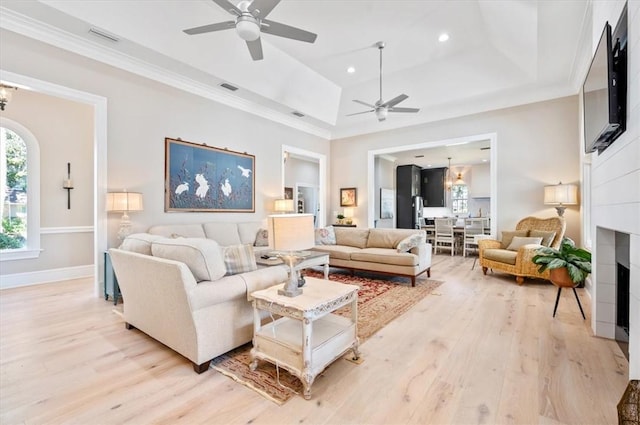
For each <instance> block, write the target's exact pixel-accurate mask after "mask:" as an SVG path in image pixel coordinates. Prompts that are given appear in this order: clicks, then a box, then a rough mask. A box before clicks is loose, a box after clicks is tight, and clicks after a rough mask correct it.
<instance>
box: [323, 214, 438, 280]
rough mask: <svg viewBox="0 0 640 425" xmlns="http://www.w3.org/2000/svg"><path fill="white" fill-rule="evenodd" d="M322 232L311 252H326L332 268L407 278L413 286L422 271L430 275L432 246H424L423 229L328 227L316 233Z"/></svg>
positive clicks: (426, 244) (424, 235) (424, 236)
mask: <svg viewBox="0 0 640 425" xmlns="http://www.w3.org/2000/svg"><path fill="white" fill-rule="evenodd" d="M321 232H325V233H323V234H322V236H320V237H316V245H315V247H314V248H313V250H315V251H321V252H326V253H328V254H329V265H330V266H332V267H339V268H345V269H350V270H352V271H356V270H359V271H369V272H375V273H381V274H388V275H394V276H406V277H408V278H410V279H411V286H415V285H416V276H419V275H421V274H422V273H424V272H427V276H431V244H428V243H426V234H425V232H424V230H420V229H416V230H413V229H378V228H375V229H357V228H349V227H335V228H334V227H333V226H329V227H327V228H326V229H320V230H319V231H317V234H318V233H321ZM327 233H328V234H327ZM331 233H333V234H335V239H334V238H332V237H331ZM332 242H333V243H332ZM407 242H409V244H408V245H407ZM407 247H408V248H409V249H403V248H407Z"/></svg>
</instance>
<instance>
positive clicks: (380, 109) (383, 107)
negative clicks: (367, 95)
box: [347, 41, 420, 122]
mask: <svg viewBox="0 0 640 425" xmlns="http://www.w3.org/2000/svg"><path fill="white" fill-rule="evenodd" d="M374 46H375V47H377V48H378V50H379V51H380V98H379V99H378V100H377V101H376V103H375V104H373V105H372V104H370V103H367V102H363V101H361V100H355V99H354V100H353V101H354V102H356V103H359V104H361V105H364V106H368V107H369V108H373V109H370V110H368V111H363V112H356V113H354V114H348V115H347V116H348V117H350V116H353V115H360V114H368V113H369V112H375V114H376V117H377V118H378V121H380V122H382V121H384V120H386V119H387V115H388V114H389V112H404V113H407V112H408V113H416V112H419V111H420V109H418V108H396V107H395V106H396V105H397V104H398V103H400V102H402V101H403V100H406V99H408V98H409V96H407V95H406V94H401V95H399V96H396V97H394V98H393V99H391V100H388V101H386V102H384V101H383V100H382V49H384V46H385V43H384V41H378V42H377V43H376V44H375V45H374Z"/></svg>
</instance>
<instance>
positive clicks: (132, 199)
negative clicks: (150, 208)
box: [106, 191, 143, 240]
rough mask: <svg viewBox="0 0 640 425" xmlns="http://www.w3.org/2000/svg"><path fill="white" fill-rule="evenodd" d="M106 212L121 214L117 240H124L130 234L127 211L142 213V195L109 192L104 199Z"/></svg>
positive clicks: (129, 221)
mask: <svg viewBox="0 0 640 425" xmlns="http://www.w3.org/2000/svg"><path fill="white" fill-rule="evenodd" d="M106 204H107V205H106V208H107V212H122V219H121V220H120V228H119V229H118V239H120V240H124V239H125V238H126V237H127V236H129V235H130V234H131V220H130V219H129V215H128V214H127V213H128V212H129V211H142V210H143V207H142V193H138V192H127V191H124V192H110V193H107V199H106Z"/></svg>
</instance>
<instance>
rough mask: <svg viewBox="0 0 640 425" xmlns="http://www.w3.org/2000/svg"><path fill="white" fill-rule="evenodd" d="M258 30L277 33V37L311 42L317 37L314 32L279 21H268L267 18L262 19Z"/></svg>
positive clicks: (272, 33)
mask: <svg viewBox="0 0 640 425" xmlns="http://www.w3.org/2000/svg"><path fill="white" fill-rule="evenodd" d="M260 31H262V32H264V33H266V34H271V35H277V36H278V37H285V38H291V39H294V40H299V41H306V42H307V43H313V42H314V41H316V37H318V35H317V34H314V33H312V32H309V31H305V30H301V29H300V28H296V27H291V26H289V25H285V24H281V23H279V22H275V21H270V20H268V19H263V20H262V25H261V27H260Z"/></svg>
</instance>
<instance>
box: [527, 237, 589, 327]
mask: <svg viewBox="0 0 640 425" xmlns="http://www.w3.org/2000/svg"><path fill="white" fill-rule="evenodd" d="M531 261H533V262H534V263H535V264H538V265H540V267H539V268H538V271H539V272H540V273H542V272H543V271H545V270H547V269H548V270H549V279H550V280H551V282H552V283H553V284H554V285H556V286H557V287H558V295H557V296H556V305H555V306H554V307H553V317H556V311H557V310H558V301H560V292H561V291H562V288H571V289H572V290H573V295H575V297H576V302H577V303H578V307H580V313H581V314H582V318H583V319H585V320H586V317H585V315H584V311H583V310H582V305H581V304H580V298H578V293H577V292H576V286H578V285H580V284H581V283H583V282H584V280H585V279H586V278H587V275H588V274H589V273H591V253H590V252H589V251H587V250H586V249H582V248H577V247H576V244H575V243H574V242H573V241H572V240H571V239H569V238H563V239H562V242H561V243H560V249H555V248H550V247H542V248H540V249H538V250H537V251H536V255H535V256H534V257H533V258H532V259H531Z"/></svg>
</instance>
